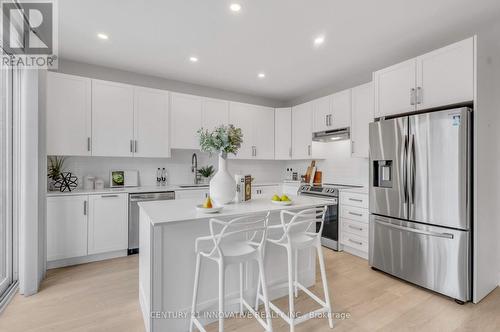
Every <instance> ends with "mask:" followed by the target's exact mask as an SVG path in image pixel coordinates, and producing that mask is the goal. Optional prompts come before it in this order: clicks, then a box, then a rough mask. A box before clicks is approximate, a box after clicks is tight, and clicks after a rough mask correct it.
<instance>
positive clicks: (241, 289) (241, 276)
mask: <svg viewBox="0 0 500 332" xmlns="http://www.w3.org/2000/svg"><path fill="white" fill-rule="evenodd" d="M240 315H241V316H243V263H240Z"/></svg>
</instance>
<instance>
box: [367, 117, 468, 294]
mask: <svg viewBox="0 0 500 332" xmlns="http://www.w3.org/2000/svg"><path fill="white" fill-rule="evenodd" d="M471 127H472V125H471V110H470V109H468V108H456V109H449V110H444V111H436V112H429V113H424V114H417V115H411V116H404V117H398V118H394V119H389V120H381V121H377V122H373V123H370V127H369V131H370V250H369V263H370V266H372V267H374V268H376V269H379V270H381V271H384V272H387V273H389V274H392V275H394V276H396V277H399V278H401V279H404V280H407V281H409V282H412V283H415V284H417V285H420V286H422V287H425V288H428V289H431V290H433V291H436V292H439V293H442V294H444V295H447V296H449V297H452V298H454V299H455V300H457V301H458V302H466V301H469V300H470V298H471V217H470V216H471V204H472V202H471V194H470V193H471Z"/></svg>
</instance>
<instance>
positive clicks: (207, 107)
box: [201, 98, 229, 131]
mask: <svg viewBox="0 0 500 332" xmlns="http://www.w3.org/2000/svg"><path fill="white" fill-rule="evenodd" d="M201 117H202V118H201V126H202V127H203V129H207V130H210V131H211V130H213V129H214V128H215V127H218V126H220V125H227V124H228V123H229V102H228V101H227V100H221V99H212V98H203V101H202V112H201Z"/></svg>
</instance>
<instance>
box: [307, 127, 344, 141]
mask: <svg viewBox="0 0 500 332" xmlns="http://www.w3.org/2000/svg"><path fill="white" fill-rule="evenodd" d="M350 137H351V135H350V128H349V127H347V128H341V129H333V130H326V131H320V132H317V133H313V141H316V142H335V141H342V140H346V139H349V138H350Z"/></svg>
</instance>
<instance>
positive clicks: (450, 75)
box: [417, 38, 474, 110]
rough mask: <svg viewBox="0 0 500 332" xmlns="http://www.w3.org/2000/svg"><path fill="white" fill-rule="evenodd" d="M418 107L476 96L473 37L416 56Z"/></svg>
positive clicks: (437, 104)
mask: <svg viewBox="0 0 500 332" xmlns="http://www.w3.org/2000/svg"><path fill="white" fill-rule="evenodd" d="M417 97H418V100H417V110H421V109H428V108H433V107H439V106H443V105H451V104H456V103H462V102H468V101H472V100H473V99H474V38H469V39H466V40H463V41H460V42H458V43H455V44H452V45H448V46H446V47H443V48H440V49H438V50H436V51H433V52H430V53H427V54H424V55H422V56H420V57H418V58H417Z"/></svg>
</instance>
